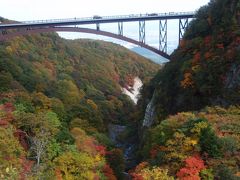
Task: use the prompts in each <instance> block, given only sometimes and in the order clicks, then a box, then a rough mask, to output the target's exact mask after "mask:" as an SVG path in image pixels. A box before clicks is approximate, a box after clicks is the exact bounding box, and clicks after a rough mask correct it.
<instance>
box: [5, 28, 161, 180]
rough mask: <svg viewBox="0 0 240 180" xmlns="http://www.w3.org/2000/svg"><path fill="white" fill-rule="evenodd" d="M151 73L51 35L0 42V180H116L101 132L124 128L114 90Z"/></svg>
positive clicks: (125, 118) (130, 60)
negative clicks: (114, 126) (114, 125)
mask: <svg viewBox="0 0 240 180" xmlns="http://www.w3.org/2000/svg"><path fill="white" fill-rule="evenodd" d="M158 69H159V65H156V64H154V63H152V62H151V61H149V60H147V59H145V58H142V57H140V56H138V55H136V54H135V53H132V52H130V51H128V50H127V49H125V48H123V47H121V46H118V45H115V44H113V43H107V42H102V41H93V40H64V39H62V38H60V37H59V36H58V35H57V34H56V33H48V34H38V35H32V36H25V37H17V38H14V39H12V40H8V41H6V42H0V85H1V86H0V137H1V138H0V141H1V143H0V164H1V165H0V179H5V178H7V179H35V178H36V179H54V178H55V179H89V178H90V179H98V178H100V179H107V178H110V179H115V176H117V177H120V178H121V177H122V172H123V170H124V166H123V157H122V152H121V150H119V149H115V148H114V146H113V144H112V142H111V141H110V140H109V139H108V137H107V126H108V124H109V123H117V124H126V123H128V124H129V123H131V121H132V118H131V115H130V112H133V111H134V108H135V107H134V104H133V102H132V101H131V100H130V98H129V97H127V96H126V95H123V94H122V90H121V87H127V86H132V85H133V79H134V77H136V76H138V77H140V78H141V79H142V80H143V81H144V82H148V81H149V79H150V78H151V77H152V76H153V75H154V74H155V73H156V72H157V70H158ZM5 138H7V139H8V140H7V141H6V140H5ZM121 161H122V163H121ZM109 165H110V166H111V167H112V168H113V170H114V172H113V171H112V169H111V167H110V166H109Z"/></svg>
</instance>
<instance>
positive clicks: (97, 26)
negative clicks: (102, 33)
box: [96, 23, 100, 31]
mask: <svg viewBox="0 0 240 180" xmlns="http://www.w3.org/2000/svg"><path fill="white" fill-rule="evenodd" d="M96 29H97V31H99V30H100V24H99V23H97V24H96Z"/></svg>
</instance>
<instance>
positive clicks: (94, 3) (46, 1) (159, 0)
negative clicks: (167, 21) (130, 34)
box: [0, 0, 210, 21]
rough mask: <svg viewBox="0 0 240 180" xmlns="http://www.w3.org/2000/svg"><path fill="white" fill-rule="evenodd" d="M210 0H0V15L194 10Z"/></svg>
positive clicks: (34, 16)
mask: <svg viewBox="0 0 240 180" xmlns="http://www.w3.org/2000/svg"><path fill="white" fill-rule="evenodd" d="M209 1H210V0H118V1H116V0H67V1H66V0H0V16H2V17H5V18H8V19H12V20H18V21H25V20H37V19H57V18H73V17H91V16H93V15H100V16H105V15H125V14H126V15H127V14H134V13H136V14H139V13H142V14H143V13H161V12H182V11H194V10H196V9H198V8H199V7H200V6H202V5H205V4H207V3H208V2H209Z"/></svg>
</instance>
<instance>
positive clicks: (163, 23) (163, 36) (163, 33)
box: [159, 19, 167, 53]
mask: <svg viewBox="0 0 240 180" xmlns="http://www.w3.org/2000/svg"><path fill="white" fill-rule="evenodd" d="M159 50H160V51H162V52H164V53H167V19H165V20H160V21H159Z"/></svg>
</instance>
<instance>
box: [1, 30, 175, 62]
mask: <svg viewBox="0 0 240 180" xmlns="http://www.w3.org/2000/svg"><path fill="white" fill-rule="evenodd" d="M56 31H57V32H80V33H88V34H97V35H102V36H107V37H111V38H115V39H119V40H122V41H126V42H129V43H132V44H136V45H138V46H141V47H143V48H146V49H148V50H150V51H152V52H154V53H156V54H158V55H160V56H163V57H164V58H166V59H170V56H169V55H168V54H167V53H165V52H163V51H160V50H158V49H156V48H154V47H151V46H149V45H147V44H144V43H142V42H139V41H137V40H134V39H132V38H128V37H126V36H123V35H118V34H114V33H111V32H107V31H101V30H95V29H89V28H80V27H46V28H44V27H42V28H27V29H21V30H20V31H13V32H6V33H2V34H0V41H1V40H7V39H10V38H13V37H16V36H22V35H29V34H35V33H45V32H56Z"/></svg>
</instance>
